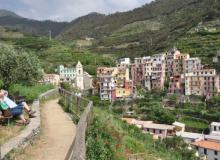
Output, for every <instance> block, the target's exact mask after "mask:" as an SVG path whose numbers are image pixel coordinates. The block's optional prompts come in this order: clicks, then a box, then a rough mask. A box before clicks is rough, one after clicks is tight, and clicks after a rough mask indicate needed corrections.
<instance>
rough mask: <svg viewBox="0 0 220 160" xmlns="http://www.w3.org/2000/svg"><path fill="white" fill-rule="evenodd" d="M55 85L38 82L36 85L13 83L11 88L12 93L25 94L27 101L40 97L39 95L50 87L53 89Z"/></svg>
mask: <svg viewBox="0 0 220 160" xmlns="http://www.w3.org/2000/svg"><path fill="white" fill-rule="evenodd" d="M53 88H54V87H53V85H41V84H37V85H34V86H24V85H21V84H15V85H12V86H11V87H10V88H9V93H10V94H17V93H18V94H19V95H21V96H24V97H25V99H26V101H28V102H31V101H33V100H35V99H37V98H38V96H39V95H40V94H42V93H44V92H46V91H48V90H50V89H53Z"/></svg>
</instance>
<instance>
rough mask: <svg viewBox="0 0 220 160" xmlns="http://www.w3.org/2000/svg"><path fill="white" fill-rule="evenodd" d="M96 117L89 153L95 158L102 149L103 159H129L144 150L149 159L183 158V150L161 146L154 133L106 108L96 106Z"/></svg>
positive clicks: (92, 127)
mask: <svg viewBox="0 0 220 160" xmlns="http://www.w3.org/2000/svg"><path fill="white" fill-rule="evenodd" d="M94 117H95V118H94V119H95V120H94V122H93V124H92V126H91V127H90V129H89V131H88V134H87V145H88V146H87V147H88V149H87V156H88V157H89V159H91V160H93V159H96V158H100V157H96V156H97V155H99V152H100V153H103V154H102V156H103V157H102V158H103V159H108V158H110V159H112V160H118V159H120V160H126V159H128V157H129V155H132V154H141V156H140V157H139V158H144V159H147V160H157V159H163V160H177V159H181V157H180V155H179V154H177V153H174V152H172V151H168V150H166V149H164V148H160V146H157V145H158V144H157V143H156V142H155V141H154V140H153V139H152V136H151V135H148V134H143V133H141V131H140V129H138V128H136V127H135V126H130V125H128V124H127V123H126V122H123V121H122V120H120V119H119V118H118V117H117V116H115V115H112V114H111V113H109V112H108V111H107V110H105V109H103V108H102V109H101V108H94ZM99 147H100V148H99ZM94 148H95V149H94ZM108 153H109V154H108ZM110 153H113V155H111V154H110ZM104 155H105V156H104ZM107 157H108V158H107Z"/></svg>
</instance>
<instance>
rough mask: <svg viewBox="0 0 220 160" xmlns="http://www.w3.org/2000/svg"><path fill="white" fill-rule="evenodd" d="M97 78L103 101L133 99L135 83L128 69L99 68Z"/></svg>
mask: <svg viewBox="0 0 220 160" xmlns="http://www.w3.org/2000/svg"><path fill="white" fill-rule="evenodd" d="M97 77H98V79H99V82H100V83H99V84H100V98H101V100H109V101H115V100H117V99H128V98H131V97H132V95H133V82H132V81H131V80H130V77H129V69H128V68H125V67H120V68H119V67H113V68H107V67H99V68H98V69H97Z"/></svg>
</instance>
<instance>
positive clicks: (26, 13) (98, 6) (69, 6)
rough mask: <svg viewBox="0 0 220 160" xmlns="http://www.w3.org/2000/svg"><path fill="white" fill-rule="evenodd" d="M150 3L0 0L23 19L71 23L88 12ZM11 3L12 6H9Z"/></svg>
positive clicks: (137, 0) (134, 0) (133, 0)
mask: <svg viewBox="0 0 220 160" xmlns="http://www.w3.org/2000/svg"><path fill="white" fill-rule="evenodd" d="M1 1H2V2H4V3H2V2H1ZM150 1H152V0H0V3H2V4H4V5H3V8H5V9H10V10H12V11H14V12H16V13H18V14H19V15H21V16H23V17H27V18H33V19H38V20H45V19H51V20H57V21H71V20H73V19H75V18H77V17H80V16H83V15H86V14H88V13H90V12H99V13H103V14H110V13H114V12H117V11H119V12H122V11H127V10H130V9H134V8H136V7H140V6H141V5H143V4H145V3H148V2H150ZM12 3H13V5H10V4H12ZM9 6H12V7H9ZM0 7H1V6H0Z"/></svg>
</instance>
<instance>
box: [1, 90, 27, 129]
mask: <svg viewBox="0 0 220 160" xmlns="http://www.w3.org/2000/svg"><path fill="white" fill-rule="evenodd" d="M4 96H5V95H4V93H3V92H0V110H7V109H8V108H9V107H8V106H7V104H6V103H5V102H4ZM9 109H10V108H9ZM10 111H11V114H12V116H13V117H19V118H20V119H21V121H22V124H24V125H27V124H29V122H30V121H29V120H27V119H25V117H24V115H23V109H15V110H12V109H10Z"/></svg>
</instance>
